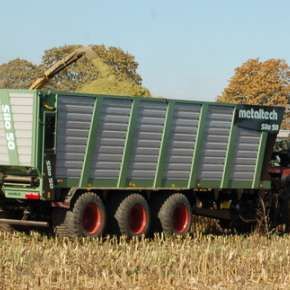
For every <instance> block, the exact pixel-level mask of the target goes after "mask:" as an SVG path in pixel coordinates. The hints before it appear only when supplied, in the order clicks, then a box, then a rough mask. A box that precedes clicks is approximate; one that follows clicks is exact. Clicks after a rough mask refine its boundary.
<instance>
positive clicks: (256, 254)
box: [0, 229, 290, 289]
mask: <svg viewBox="0 0 290 290" xmlns="http://www.w3.org/2000/svg"><path fill="white" fill-rule="evenodd" d="M0 261H1V262H0V267H1V268H0V289H241V288H243V289H285V288H288V287H289V283H290V271H289V269H290V236H288V235H285V236H278V235H271V236H266V235H259V234H252V235H249V236H238V235H212V234H203V233H202V231H200V230H199V229H194V237H192V236H187V237H184V238H180V237H172V236H171V237H165V236H158V237H155V238H154V239H150V240H146V239H139V240H137V239H133V240H126V239H125V238H121V239H119V240H117V239H116V238H111V239H104V240H93V239H58V238H52V237H48V236H46V235H40V234H38V233H32V234H30V235H25V234H21V233H13V234H9V233H0Z"/></svg>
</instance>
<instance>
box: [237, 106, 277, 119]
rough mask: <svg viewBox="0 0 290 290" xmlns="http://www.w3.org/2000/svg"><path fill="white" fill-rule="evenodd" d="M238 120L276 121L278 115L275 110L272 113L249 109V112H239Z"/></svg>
mask: <svg viewBox="0 0 290 290" xmlns="http://www.w3.org/2000/svg"><path fill="white" fill-rule="evenodd" d="M239 118H240V119H252V120H272V121H278V113H277V112H276V110H275V109H273V110H272V112H269V111H265V110H264V109H261V108H260V109H259V110H255V109H254V108H251V109H249V110H239Z"/></svg>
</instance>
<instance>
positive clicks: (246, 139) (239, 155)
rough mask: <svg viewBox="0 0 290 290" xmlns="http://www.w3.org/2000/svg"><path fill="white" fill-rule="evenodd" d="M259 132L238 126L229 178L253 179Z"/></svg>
mask: <svg viewBox="0 0 290 290" xmlns="http://www.w3.org/2000/svg"><path fill="white" fill-rule="evenodd" d="M260 137H261V132H258V131H250V130H247V129H243V128H238V134H237V139H236V141H235V142H236V144H237V145H236V150H235V155H234V161H233V168H232V175H231V178H232V179H233V180H234V181H248V180H253V177H254V173H255V165H256V160H257V154H258V147H259V141H260Z"/></svg>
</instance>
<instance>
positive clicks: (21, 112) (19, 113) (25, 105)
mask: <svg viewBox="0 0 290 290" xmlns="http://www.w3.org/2000/svg"><path fill="white" fill-rule="evenodd" d="M9 96H10V104H11V110H12V116H13V122H14V130H15V138H16V146H17V151H18V159H19V164H20V165H26V166H31V157H32V128H33V102H34V95H33V94H31V93H20V92H19V93H9Z"/></svg>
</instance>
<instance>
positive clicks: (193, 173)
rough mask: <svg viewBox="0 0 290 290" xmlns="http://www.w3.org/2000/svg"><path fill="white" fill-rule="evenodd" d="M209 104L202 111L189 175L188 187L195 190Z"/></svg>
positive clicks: (202, 107) (203, 106)
mask: <svg viewBox="0 0 290 290" xmlns="http://www.w3.org/2000/svg"><path fill="white" fill-rule="evenodd" d="M207 112H208V104H203V105H202V106H201V109H200V115H199V121H198V128H197V133H196V138H195V147H194V149H193V157H192V164H191V169H190V174H189V180H188V184H187V187H188V188H195V187H197V178H198V172H199V168H198V167H199V160H200V153H201V149H202V144H203V143H204V138H205V129H206V120H207Z"/></svg>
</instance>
